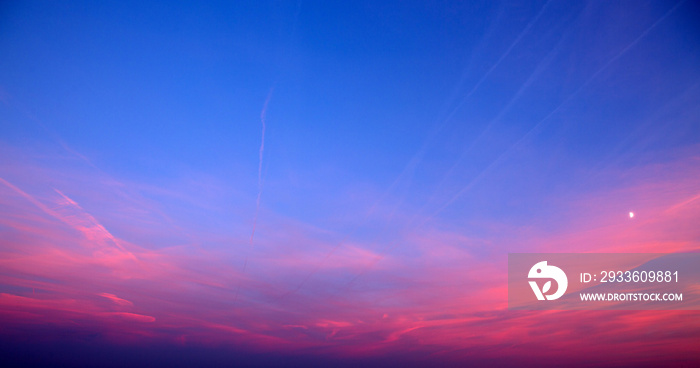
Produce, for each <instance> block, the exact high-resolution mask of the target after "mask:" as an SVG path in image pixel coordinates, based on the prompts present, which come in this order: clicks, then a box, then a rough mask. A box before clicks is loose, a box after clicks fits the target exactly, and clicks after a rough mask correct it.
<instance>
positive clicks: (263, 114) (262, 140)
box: [250, 87, 275, 245]
mask: <svg viewBox="0 0 700 368" xmlns="http://www.w3.org/2000/svg"><path fill="white" fill-rule="evenodd" d="M274 91H275V88H274V87H272V88H270V93H268V94H267V99H265V104H264V105H263V108H262V111H261V112H260V122H261V123H262V135H261V138H260V151H259V161H258V198H257V200H256V201H255V216H254V217H253V231H252V232H251V233H250V245H253V237H254V236H255V227H256V225H257V223H258V212H259V211H260V197H261V196H262V187H263V179H262V169H263V153H264V152H265V118H266V116H267V105H268V104H269V103H270V99H271V98H272V92H274Z"/></svg>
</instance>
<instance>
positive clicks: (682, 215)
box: [0, 0, 700, 360]
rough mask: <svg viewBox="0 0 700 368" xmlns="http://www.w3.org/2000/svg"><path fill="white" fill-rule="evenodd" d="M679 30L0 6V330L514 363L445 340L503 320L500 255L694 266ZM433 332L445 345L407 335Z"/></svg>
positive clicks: (686, 29)
mask: <svg viewBox="0 0 700 368" xmlns="http://www.w3.org/2000/svg"><path fill="white" fill-rule="evenodd" d="M698 14H699V13H698V9H697V6H696V5H695V4H692V2H686V1H681V2H669V1H650V2H637V1H623V2H615V3H610V2H596V1H591V2H569V1H558V0H551V1H523V2H494V1H469V2H454V1H446V2H434V1H431V2H419V1H410V2H384V1H382V2H376V1H367V2H359V1H358V2H348V3H341V2H322V1H318V2H308V1H299V2H295V1H289V2H286V1H256V2H160V3H159V2H135V1H133V2H132V1H123V2H102V1H100V2H94V1H86V2H79V1H68V2H31V1H28V2H5V3H3V4H2V5H0V51H1V52H0V127H1V129H0V146H1V147H2V151H0V155H2V156H3V160H2V161H3V163H2V164H0V179H2V182H1V184H3V185H2V186H0V187H1V189H2V190H3V192H2V195H3V197H4V198H5V199H4V200H3V202H2V206H3V207H2V213H3V217H2V222H1V223H0V230H1V231H2V234H3V239H8V240H5V241H4V243H2V244H1V245H0V250H2V253H3V254H4V255H5V257H8V259H10V258H12V257H19V256H20V255H21V254H24V253H23V252H24V250H23V249H30V250H29V251H27V252H29V253H31V254H34V255H35V256H36V257H38V258H37V260H35V261H36V262H41V264H44V265H45V271H30V270H29V268H27V267H29V264H30V263H29V261H22V262H20V261H17V263H11V264H10V263H6V264H3V265H2V266H0V268H2V269H3V270H4V273H3V274H5V275H11V276H12V277H11V278H10V276H7V277H5V278H3V279H2V280H0V284H2V285H3V289H2V291H3V293H6V294H3V295H5V296H4V298H6V299H7V300H6V303H5V304H3V305H6V306H7V305H15V304H13V303H19V304H21V303H25V302H26V303H30V302H27V301H26V300H25V299H17V298H27V300H28V299H29V298H32V296H31V295H29V294H27V293H30V292H29V291H27V290H29V289H21V288H22V287H24V288H30V287H33V288H34V290H36V289H41V288H44V289H45V290H46V294H45V295H44V294H42V295H44V296H42V298H44V299H42V301H41V303H48V304H41V303H40V302H38V301H34V302H33V303H39V304H41V305H42V307H41V308H40V309H41V311H42V312H41V313H43V314H42V316H44V318H45V320H46V321H56V320H60V319H61V318H64V317H65V316H62V314H61V313H63V312H64V311H65V309H61V308H57V307H56V308H54V307H51V306H55V305H63V304H61V303H63V302H65V301H66V300H79V301H81V302H80V303H83V304H81V306H82V307H81V309H80V313H83V314H81V315H87V316H92V317H94V316H99V318H103V317H104V316H105V313H108V314H109V313H112V314H109V315H118V316H121V317H124V318H132V319H135V320H138V321H141V322H144V323H146V322H148V323H151V324H153V323H155V327H148V326H147V327H134V329H133V330H128V329H127V330H128V331H125V330H121V329H120V328H116V327H115V324H114V323H113V321H111V320H107V321H105V320H102V319H99V318H98V317H95V318H98V320H97V322H94V323H97V325H100V326H102V325H104V326H106V327H105V329H106V330H107V331H113V332H114V331H116V332H114V333H115V334H116V335H118V336H121V337H120V338H122V337H123V336H130V337H129V338H126V339H127V340H129V339H132V338H133V339H137V338H135V337H134V336H142V335H143V334H141V332H144V331H147V332H148V333H153V334H154V335H152V336H155V337H153V338H154V339H160V340H162V341H168V342H172V341H177V342H178V343H179V342H180V339H181V338H182V339H183V340H182V341H186V340H187V339H191V340H192V341H196V342H198V343H210V342H211V341H216V342H221V341H235V342H238V341H239V340H238V337H236V336H234V337H231V336H228V335H222V334H221V333H220V331H222V330H226V331H235V332H234V333H235V334H244V335H245V334H251V335H250V336H255V338H253V341H255V343H254V345H255V346H256V347H257V348H260V349H263V350H264V349H267V348H270V346H271V343H270V342H269V341H268V340H267V339H273V338H274V339H281V341H284V342H285V344H287V343H288V344H290V345H289V346H292V345H294V344H296V343H297V342H299V341H301V342H303V344H302V345H303V347H304V348H308V349H316V348H318V349H328V351H331V352H334V353H338V352H343V353H348V352H354V353H357V354H361V352H359V351H363V350H362V349H361V348H360V347H364V346H369V345H371V343H372V341H375V340H373V339H375V338H377V336H379V337H380V338H379V339H380V340H382V341H384V342H385V343H386V344H385V347H386V349H387V351H390V352H392V353H401V352H402V351H431V349H433V347H435V346H440V347H442V348H445V349H448V350H449V349H467V350H468V349H469V348H471V347H474V346H479V347H484V348H485V349H487V350H488V349H489V348H492V349H495V350H493V351H501V352H503V353H504V354H505V353H509V352H513V351H508V349H506V348H503V346H507V345H508V344H509V343H513V341H511V340H508V339H507V338H506V337H504V336H501V335H488V333H489V331H491V330H498V329H499V328H503V326H504V325H503V323H504V322H503V321H501V320H499V321H490V320H489V321H487V322H483V321H482V322H475V325H468V326H467V327H468V328H471V329H475V330H478V331H481V332H482V333H484V334H487V335H488V336H489V337H488V338H487V339H486V340H484V341H486V342H484V344H485V345H482V344H481V343H479V342H473V341H471V340H470V341H471V342H465V341H466V340H464V338H465V337H464V336H462V335H460V334H459V333H458V332H455V331H457V330H453V328H454V329H457V328H461V327H464V326H463V324H464V323H466V322H464V321H465V320H464V318H463V317H464V316H465V315H469V316H479V315H478V313H481V312H484V311H489V312H493V313H502V312H503V310H504V305H503V303H504V302H505V292H504V287H505V286H504V285H505V284H504V283H505V276H506V275H505V273H506V270H505V268H504V266H505V262H506V256H507V253H509V252H537V251H570V252H594V251H603V252H614V251H634V252H647V251H650V252H651V251H653V252H665V251H696V250H697V249H698V239H700V237H699V236H700V235H699V233H698V230H697V229H696V226H695V224H696V223H697V220H698V214H699V213H700V212H698V210H699V209H700V208H699V207H698V203H697V201H696V199H697V198H700V196H698V193H700V182H699V181H698V167H700V166H698V157H700V146H699V145H698V142H699V141H700V124H699V123H698V116H700V111H699V110H700V68H698V65H700V43H699V42H698V37H699V36H700V33H699V32H698V26H697V21H698ZM268 99H269V101H268V103H267V105H266V100H268ZM262 115H264V119H262ZM263 125H264V130H263ZM262 142H264V150H262V151H263V154H262V162H261V160H260V157H261V156H260V151H261V144H262ZM259 168H261V170H260V171H259ZM259 178H260V179H261V180H260V181H259ZM258 198H260V203H259V207H258V203H257V199H258ZM630 211H635V213H637V216H636V217H635V218H634V220H633V221H632V220H630V218H629V216H628V213H629V212H630ZM253 227H255V234H254V236H252V237H251V234H252V233H253ZM76 244H78V245H80V247H78V248H75V247H77V245H76ZM81 247H82V248H81ZM55 252H58V253H55ZM67 254H70V255H71V257H67V256H66V255H67ZM63 256H66V257H67V258H66V259H64V258H61V257H63ZM12 259H14V258H12ZM137 260H138V261H137ZM132 261H133V262H135V263H133V264H132V263H131V262H132ZM66 264H70V265H71V267H74V268H75V269H76V270H78V271H75V272H72V271H71V272H68V271H66V269H65V268H63V266H65V265H66ZM95 265H101V267H103V268H100V270H102V271H99V272H98V271H95V270H93V271H89V270H92V268H91V267H96V266H95ZM25 266H26V267H25ZM103 271H104V272H103ZM477 271H484V272H487V271H488V272H492V273H494V275H495V276H493V277H492V278H489V279H484V278H483V277H482V276H480V275H479V274H478V272H477ZM474 272H476V273H477V274H475V273H474ZM90 275H92V276H90ZM18 280H19V281H18ZM36 280H51V282H49V281H46V282H44V281H42V284H41V285H39V284H36V285H35V284H33V283H35V282H38V281H36ZM86 280H89V285H90V286H89V287H82V286H79V285H82V284H84V283H85V282H86ZM133 280H139V281H138V282H136V283H135V284H132V282H135V281H133ZM56 282H57V283H61V284H63V285H70V287H69V288H68V289H65V288H55V287H53V286H51V285H53V283H56ZM28 285H34V286H28ZM467 285H468V286H469V287H468V289H469V290H475V291H474V292H475V293H476V294H477V295H480V296H482V297H483V301H482V302H473V300H474V298H475V297H474V296H473V295H471V296H470V295H468V294H465V292H464V290H465V288H466V286H467ZM171 286H172V287H173V288H175V289H177V290H182V291H183V294H182V295H180V296H173V295H170V294H167V293H166V292H165V291H163V290H165V289H168V288H169V287H171ZM17 288H20V289H17ZM83 289H84V290H88V291H89V292H88V291H86V292H88V293H89V295H87V294H84V291H80V290H83ZM8 290H15V291H16V290H25V292H26V293H25V294H22V293H19V294H17V295H15V294H12V293H10V292H9V291H8ZM7 293H10V294H12V295H10V294H7ZM20 294H21V295H20ZM32 295H33V294H32ZM105 295H108V296H105ZM112 297H114V298H112ZM105 298H107V299H109V300H111V301H114V303H116V304H115V305H116V306H115V307H114V308H117V307H118V308H122V309H115V310H111V309H109V310H107V309H103V306H102V304H100V303H101V302H100V301H104V300H105ZM173 298H174V299H176V300H177V302H176V303H174V304H170V302H172V300H173ZM197 298H201V299H204V300H209V301H211V303H210V304H206V303H205V304H206V306H202V305H199V304H189V302H188V301H189V300H194V299H197ZM18 300H19V301H18ZM20 301H24V302H21V303H20ZM127 302H128V303H127ZM51 303H54V304H51ZM30 304H31V303H30ZM30 304H27V305H30ZM39 304H31V305H39ZM310 305H314V306H318V305H322V306H325V307H318V309H317V310H314V311H308V310H307V309H309V306H310ZM331 306H333V307H331ZM132 307H133V308H132ZM8 308H9V307H8ZM52 308H54V309H52ZM105 308H107V307H105ZM129 308H131V309H129ZM230 308H233V309H234V310H235V311H236V312H235V313H234V314H233V315H231V316H229V315H227V314H226V313H225V311H226V310H229V309H230ZM311 309H313V308H311ZM127 310H128V311H127ZM281 310H284V311H286V312H281ZM62 311H63V312H62ZM73 312H75V311H73ZM37 313H39V312H37ZM41 313H40V314H41ZM114 313H117V314H114ZM124 313H126V314H124ZM8 315H9V314H6V315H5V317H3V319H7V318H9V317H7V316H8ZM195 315H197V316H200V315H201V316H202V318H200V319H196V320H194V319H193V320H192V321H191V323H190V322H187V323H190V324H187V323H185V325H183V326H180V327H177V326H176V325H178V323H180V322H178V323H175V322H172V321H171V320H169V319H168V318H174V317H173V316H179V317H180V321H185V320H187V321H190V319H188V318H190V317H193V316H195ZM445 316H448V317H445ZM449 316H452V317H454V318H452V317H449ZM92 317H86V318H88V319H89V318H92ZM618 317H619V318H623V317H620V316H618ZM642 317H644V316H641V317H640V320H644V318H642ZM151 318H152V320H151ZM470 318H471V317H470ZM474 318H477V317H474ZM478 318H481V317H478ZM478 318H477V319H478ZM528 318H529V317H528ZM532 318H533V319H532V321H534V322H533V325H535V324H536V323H535V322H536V321H537V318H539V317H537V316H535V317H532ZM563 318H564V321H566V323H565V324H566V325H567V326H569V325H570V326H571V329H572V330H575V329H576V328H577V325H576V323H577V320H576V319H574V318H568V317H563ZM664 318H666V317H664ZM668 318H670V320H672V321H680V318H681V317H678V316H675V317H674V316H671V317H668ZM443 319H444V320H445V324H444V325H441V326H442V327H435V328H437V329H439V328H445V329H446V330H445V332H446V333H447V336H448V337H449V338H447V337H446V338H445V339H440V338H437V337H435V336H434V335H432V334H430V333H428V332H425V330H426V329H423V327H425V325H424V323H423V321H425V320H443ZM357 320H362V321H365V322H363V323H366V324H365V325H362V326H360V325H358V324H357V323H356V321H357ZM631 320H634V319H633V318H632V319H631ZM162 321H165V322H162ZM528 321H530V320H528ZM654 321H656V322H658V323H662V322H663V321H662V322H659V321H661V320H654ZM654 321H652V322H645V323H650V324H652V323H656V322H654ZM18 323H23V322H18ZM26 323H27V324H30V322H26ZM77 323H78V324H80V323H82V322H77ZM91 323H92V322H91ZM160 323H162V324H160ZM183 323H184V322H183ZM470 323H471V322H470ZM663 323H666V322H663ZM88 325H89V326H93V325H91V324H87V325H86V326H88ZM149 326H150V325H149ZM174 326H175V327H174ZM212 326H215V327H212ZM284 326H297V327H284ZM299 326H302V327H303V328H302V327H299ZM483 326H487V327H483ZM488 326H492V328H489V327H488ZM674 326H676V325H674ZM85 328H86V329H88V330H89V329H90V327H85ZM289 328H292V329H297V330H294V331H296V332H294V333H298V334H299V335H298V336H297V335H294V334H293V333H292V332H290V331H289V330H288V329H289ZM465 328H466V327H465ZM531 328H533V330H527V329H525V328H524V329H523V330H522V331H525V330H527V331H530V332H532V333H538V331H536V328H535V327H531ZM601 328H602V327H601ZM674 328H676V329H677V331H679V333H680V332H687V333H688V336H697V334H698V331H699V330H698V327H697V324H695V325H691V326H685V327H683V326H681V325H678V326H676V327H674ZM195 330H196V331H198V332H197V333H194V332H192V331H195ZM302 330H303V331H302ZM414 330H415V331H414ZM154 331H155V332H154ZM162 331H167V332H162ZM188 331H189V332H188ZM201 331H204V332H201ZM240 331H245V333H244V332H240ZM304 331H306V332H304ZM411 331H414V332H411ZM627 332H628V330H624V331H623V330H620V331H617V332H615V331H613V332H611V333H612V334H618V335H615V336H617V337H619V336H622V335H623V334H624V333H627ZM144 333H145V332H144ZM343 333H347V334H348V335H343ZM411 334H414V335H411ZM116 335H115V336H116ZM183 336H184V337H183ZM246 336H247V335H246ZM319 336H322V337H324V338H320V337H319ZM336 336H345V337H344V338H347V339H350V340H351V341H352V343H348V341H350V340H341V341H335V340H333V338H334V337H336ZM402 336H403V337H402ZM412 338H416V339H417V340H411V339H412ZM173 339H174V340H173ZM420 339H423V340H421V341H428V342H426V343H425V344H422V343H419V342H417V341H419V340H420ZM160 340H159V341H160ZM681 340H682V339H681ZM130 341H131V340H130ZM187 341H189V340H187ZM588 342H589V343H590V344H593V342H592V340H590V341H588ZM542 343H543V344H549V345H548V346H550V347H553V348H554V347H557V346H559V345H557V344H558V342H556V341H552V340H546V341H542ZM667 343H668V344H667V345H663V344H661V345H660V346H662V347H660V348H659V349H661V350H663V351H670V352H674V351H675V352H677V351H679V350H678V349H680V350H682V349H684V347H686V346H689V345H688V344H687V341H686V340H682V341H675V340H674V341H670V340H669V341H667ZM464 344H467V345H464ZM469 344H475V345H469ZM621 344H622V343H621ZM673 344H676V345H673ZM679 344H680V345H679ZM622 345H624V344H622ZM622 345H620V346H622ZM285 346H287V345H285ZM583 346H584V348H582V349H581V350H580V351H578V353H581V354H585V352H586V349H585V346H588V347H591V346H593V345H586V342H584V343H583ZM625 346H626V345H625ZM673 346H676V347H675V348H674V347H673ZM636 347H637V348H639V349H640V351H644V349H643V346H641V345H638V346H636ZM356 348H357V349H359V350H354V349H356ZM334 349H335V350H334ZM499 349H502V350H499ZM611 349H612V348H611ZM664 349H665V350H664ZM674 349H675V350H674ZM554 350H555V351H556V350H557V349H554ZM618 350H619V349H618ZM661 350H659V351H661ZM683 351H684V350H683ZM608 353H610V354H612V350H610V351H609V352H608ZM465 354H467V356H468V355H469V354H468V353H465ZM572 354H573V353H572ZM462 358H464V356H462V355H459V356H457V357H456V358H454V359H457V360H459V359H462ZM450 359H453V358H450Z"/></svg>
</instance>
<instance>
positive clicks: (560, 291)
mask: <svg viewBox="0 0 700 368" xmlns="http://www.w3.org/2000/svg"><path fill="white" fill-rule="evenodd" d="M527 277H528V278H530V279H554V281H556V282H557V292H556V293H554V294H549V295H544V294H545V293H546V292H548V291H549V289H550V288H551V287H552V281H551V280H550V281H547V282H546V283H545V284H544V286H543V287H542V290H541V291H540V287H539V286H537V281H530V287H531V288H532V291H533V292H534V293H535V296H536V297H537V300H545V298H547V300H556V299H559V298H560V297H561V296H562V295H564V293H565V292H566V287H567V286H569V280H568V279H567V278H566V274H565V273H564V271H562V270H561V268H559V267H556V266H548V265H547V261H542V262H539V263H536V264H535V265H534V266H532V268H531V269H530V272H529V273H528V274H527Z"/></svg>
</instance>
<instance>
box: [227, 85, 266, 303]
mask: <svg viewBox="0 0 700 368" xmlns="http://www.w3.org/2000/svg"><path fill="white" fill-rule="evenodd" d="M274 91H275V87H272V88H270V92H269V93H268V94H267V98H266V99H265V104H263V108H262V111H260V122H261V123H262V134H261V137H260V150H259V151H258V157H259V159H258V198H257V199H256V201H255V216H253V230H252V231H251V232H250V241H249V244H250V246H251V247H252V246H253V237H255V227H256V226H257V224H258V212H260V197H261V196H262V187H263V177H262V169H263V154H264V153H265V128H266V126H265V119H266V118H267V105H269V104H270V99H271V98H272V92H274ZM247 267H248V255H246V256H245V261H243V272H242V273H241V274H245V270H246V268H247ZM240 291H241V284H240V282H239V284H238V288H237V289H236V295H235V296H234V298H233V300H234V301H237V300H238V294H239V293H240Z"/></svg>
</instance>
